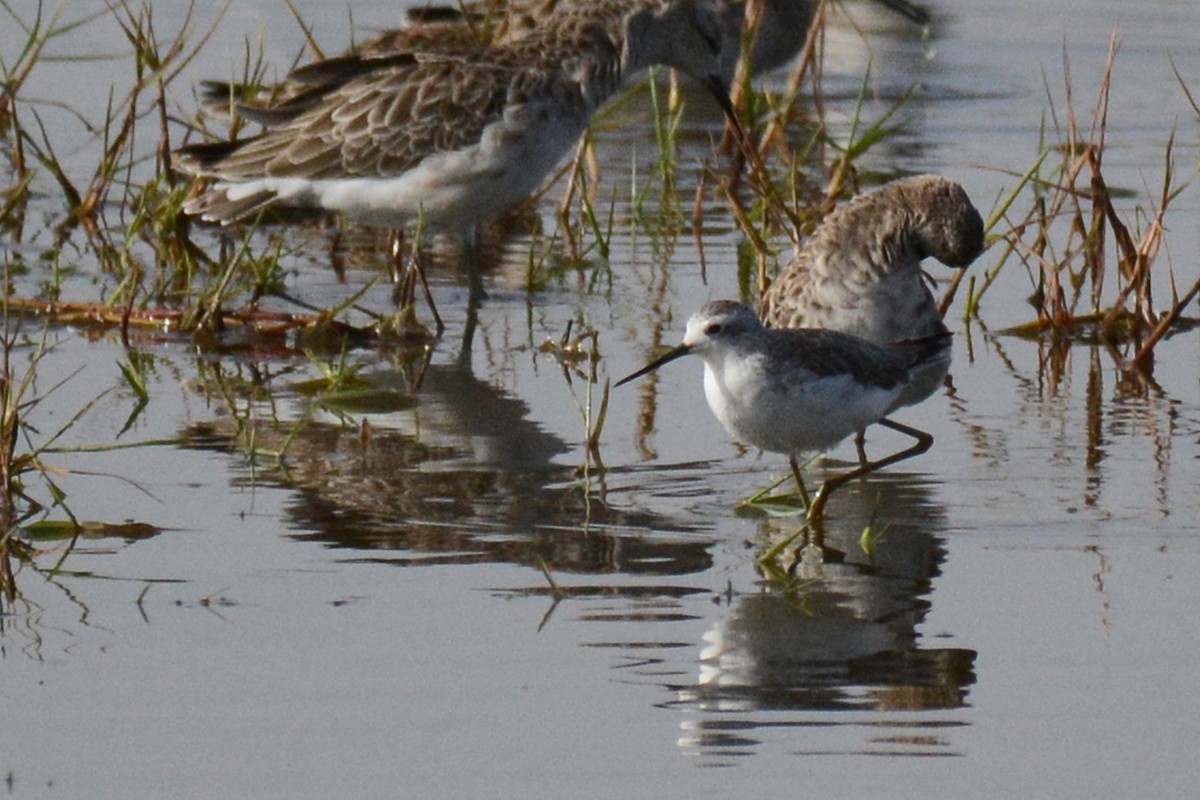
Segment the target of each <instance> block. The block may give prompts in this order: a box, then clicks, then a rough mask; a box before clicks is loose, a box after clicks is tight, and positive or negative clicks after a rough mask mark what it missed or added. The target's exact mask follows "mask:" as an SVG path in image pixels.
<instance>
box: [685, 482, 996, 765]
mask: <svg viewBox="0 0 1200 800" xmlns="http://www.w3.org/2000/svg"><path fill="white" fill-rule="evenodd" d="M839 502H840V504H841V505H842V508H841V509H839V511H838V514H837V525H836V527H832V526H831V527H829V528H828V530H827V531H826V544H825V556H826V557H825V561H824V563H823V564H822V565H821V567H820V570H819V572H818V573H817V574H816V576H815V577H811V578H809V579H807V580H800V581H798V582H797V583H796V584H794V585H789V586H779V585H775V584H768V585H767V587H766V588H765V589H763V590H762V591H760V592H758V593H755V594H744V595H736V594H735V595H731V596H730V602H729V607H728V612H727V613H726V614H725V616H724V617H723V618H722V619H720V620H719V622H718V623H717V624H716V625H715V626H714V627H713V628H712V629H711V630H709V631H708V632H707V633H706V634H705V635H704V643H703V645H702V648H701V651H700V658H699V662H700V663H699V674H698V678H697V681H696V683H695V684H694V685H690V686H685V687H680V688H679V690H678V705H679V706H681V707H683V708H684V709H686V710H689V711H694V712H699V716H698V717H696V716H689V717H688V718H687V719H686V720H685V725H684V727H685V730H686V733H685V735H684V736H683V737H682V738H681V740H680V744H681V746H682V747H684V748H686V749H688V750H694V751H698V752H699V753H702V754H706V755H709V756H712V757H714V758H719V757H724V756H728V755H730V754H738V755H748V754H751V753H753V752H754V750H755V749H756V747H757V744H758V739H757V736H758V734H757V733H756V729H757V728H758V727H759V723H758V722H757V721H756V720H758V719H760V718H758V717H754V716H745V715H748V714H751V713H752V712H759V711H768V710H769V711H787V712H793V713H798V714H800V716H793V717H787V718H784V720H782V721H781V720H779V719H778V718H772V722H771V726H772V727H780V726H785V727H786V726H790V725H794V726H795V727H797V728H803V727H807V726H809V725H812V724H813V719H812V717H811V716H805V714H807V713H808V712H813V713H816V712H837V711H859V712H862V711H867V712H886V711H898V710H904V711H929V710H934V709H939V710H946V709H955V708H959V707H961V706H962V705H963V704H964V702H965V698H966V695H967V688H968V687H969V686H970V685H971V684H972V683H974V680H975V676H974V672H973V664H974V659H975V652H974V651H972V650H968V649H963V648H953V647H928V646H923V643H922V640H921V637H920V635H919V634H918V630H917V629H918V626H919V625H920V624H921V622H922V621H923V620H924V618H925V615H926V613H927V612H928V610H929V607H930V601H929V598H928V595H929V594H930V591H931V582H932V579H933V578H934V577H936V576H937V575H938V573H939V570H940V565H941V563H942V561H943V560H944V559H945V556H946V551H945V549H944V547H943V545H942V542H941V539H940V537H939V535H938V533H937V532H938V531H940V530H941V529H942V528H943V527H944V521H943V519H942V513H941V509H940V507H939V506H937V505H936V504H935V503H933V502H932V501H931V499H930V497H929V487H928V485H926V484H924V483H922V482H920V480H918V479H916V478H914V477H912V476H905V475H892V476H887V477H886V478H885V479H883V480H879V481H872V482H871V483H870V484H869V485H865V484H863V485H858V486H855V487H854V488H853V490H852V491H850V492H848V493H847V495H845V496H844V497H842V498H839ZM867 525H871V526H872V530H873V532H874V533H873V536H872V540H871V543H870V544H869V545H867V544H865V540H864V539H863V538H862V532H863V530H864V527H866V526H867ZM781 527H782V524H781V521H780V520H778V519H769V520H767V521H765V522H764V523H763V528H765V529H767V533H768V535H769V536H770V537H772V538H773V537H776V536H779V535H783V534H781V533H780V531H779V530H778V529H779V528H781ZM789 720H790V721H789ZM821 720H822V724H823V725H835V726H836V725H837V724H838V722H837V720H836V719H832V720H831V718H830V717H828V716H824V715H822V717H821ZM852 722H853V724H861V723H862V718H861V717H860V716H856V717H854V718H853V719H851V718H846V720H845V724H847V725H849V724H851V723H852ZM929 722H930V727H933V728H936V727H938V726H939V724H941V723H939V722H938V721H935V720H931V721H929ZM880 725H882V726H883V727H885V728H886V727H889V723H887V722H886V721H884V722H881V723H880ZM931 735H932V734H931V732H930V731H929V730H924V733H923V734H922V736H921V737H920V739H921V741H922V742H924V744H920V745H919V746H920V747H925V746H927V745H928V743H929V741H934V740H936V736H933V739H930V736H931ZM889 740H891V741H892V744H890V745H888V747H889V748H892V749H894V748H895V747H898V746H902V745H906V744H913V743H914V742H912V741H910V740H909V738H908V737H907V736H906V735H905V734H903V733H901V734H900V735H898V736H895V737H892V736H889ZM804 746H806V745H802V747H804ZM866 746H867V745H864V747H866ZM874 746H877V744H876V745H874ZM900 752H911V751H910V750H900Z"/></svg>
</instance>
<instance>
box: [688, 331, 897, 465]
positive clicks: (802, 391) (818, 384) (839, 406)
mask: <svg viewBox="0 0 1200 800" xmlns="http://www.w3.org/2000/svg"><path fill="white" fill-rule="evenodd" d="M801 378H804V379H801ZM900 391H901V387H900V386H896V387H894V388H892V389H882V388H878V387H871V386H866V385H864V384H862V383H860V382H859V381H857V380H856V379H855V378H854V377H853V376H851V375H845V374H842V375H831V376H817V375H813V374H811V373H802V371H801V370H800V369H797V371H796V374H795V375H793V376H791V379H790V380H787V381H785V382H779V381H772V380H768V379H767V376H766V374H765V371H764V367H763V358H762V356H747V355H745V354H741V355H739V354H738V353H736V352H735V351H734V350H733V349H732V348H720V349H717V350H715V351H713V352H709V353H706V354H705V359H704V396H705V398H706V399H707V400H708V406H709V408H711V409H712V412H713V414H714V415H716V417H717V419H718V420H720V421H721V424H722V425H724V426H725V429H726V430H727V431H729V432H730V433H731V434H733V435H734V436H735V437H737V438H738V439H739V440H741V441H742V442H745V443H746V444H750V445H754V446H755V447H759V448H761V449H763V450H769V451H771V452H775V453H789V454H791V453H801V452H816V451H822V450H827V449H829V448H830V447H832V446H833V445H835V444H837V443H838V442H840V441H841V440H842V439H845V438H846V437H847V436H849V435H851V434H853V433H855V432H857V431H858V430H861V429H862V428H865V427H867V426H868V425H871V424H874V423H875V422H878V421H879V419H880V418H881V417H883V416H884V415H885V414H886V413H887V411H888V410H889V409H890V408H891V405H892V403H893V402H894V401H895V400H896V398H897V396H898V394H899V393H900Z"/></svg>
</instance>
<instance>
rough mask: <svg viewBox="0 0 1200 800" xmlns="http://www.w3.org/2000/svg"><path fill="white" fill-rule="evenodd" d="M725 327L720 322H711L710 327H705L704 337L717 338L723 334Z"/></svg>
mask: <svg viewBox="0 0 1200 800" xmlns="http://www.w3.org/2000/svg"><path fill="white" fill-rule="evenodd" d="M724 327H725V326H723V325H722V324H721V323H719V322H710V323H709V324H708V325H706V326H705V328H704V335H705V336H716V335H717V334H718V333H720V332H721V330H722V329H723V328H724Z"/></svg>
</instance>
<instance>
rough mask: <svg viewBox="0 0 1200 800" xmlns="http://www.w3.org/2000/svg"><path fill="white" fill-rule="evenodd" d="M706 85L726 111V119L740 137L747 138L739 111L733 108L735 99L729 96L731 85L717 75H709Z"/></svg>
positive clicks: (722, 109)
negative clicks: (739, 118)
mask: <svg viewBox="0 0 1200 800" xmlns="http://www.w3.org/2000/svg"><path fill="white" fill-rule="evenodd" d="M704 85H705V86H706V87H708V90H709V91H710V92H712V96H713V97H714V98H716V101H717V105H718V106H720V107H721V111H723V112H725V119H727V120H729V124H730V125H732V126H733V127H734V128H735V129H736V130H737V133H738V134H739V138H740V139H744V138H746V134H745V132H744V131H743V129H742V123H741V121H740V120H738V116H737V111H735V110H734V108H733V99H732V98H730V96H729V87H728V86H726V85H725V83H724V82H723V81H722V80H721V79H720V78H719V77H717V76H716V75H713V76H711V77H709V79H708V80H707V81H705V82H704Z"/></svg>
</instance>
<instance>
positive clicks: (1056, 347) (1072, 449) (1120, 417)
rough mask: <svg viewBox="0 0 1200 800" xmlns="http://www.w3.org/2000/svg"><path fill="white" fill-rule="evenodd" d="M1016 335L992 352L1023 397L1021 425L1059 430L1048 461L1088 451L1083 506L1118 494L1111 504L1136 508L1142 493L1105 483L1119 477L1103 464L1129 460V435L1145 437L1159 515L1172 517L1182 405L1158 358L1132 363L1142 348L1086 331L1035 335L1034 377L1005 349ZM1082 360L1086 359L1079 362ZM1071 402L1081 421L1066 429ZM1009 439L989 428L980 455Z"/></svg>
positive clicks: (993, 344) (996, 342)
mask: <svg viewBox="0 0 1200 800" xmlns="http://www.w3.org/2000/svg"><path fill="white" fill-rule="evenodd" d="M1013 338H1014V337H1008V336H1004V335H1003V333H1002V334H999V335H996V334H989V335H988V336H987V343H988V347H989V349H990V350H991V351H992V352H994V353H995V354H996V355H997V356H998V357H999V359H1000V361H1001V362H1002V364H1003V366H1004V370H1005V371H1006V372H1007V373H1008V375H1009V376H1010V377H1011V378H1012V379H1013V381H1014V383H1015V385H1016V387H1017V389H1018V391H1019V393H1020V398H1021V407H1020V412H1019V413H1017V414H1015V415H1013V416H1012V419H1014V420H1016V421H1018V422H1019V423H1020V424H1021V425H1032V426H1038V427H1039V428H1041V427H1043V426H1046V425H1052V426H1053V427H1052V430H1053V431H1054V432H1053V434H1052V435H1051V436H1050V437H1049V438H1048V439H1047V442H1048V443H1049V444H1052V445H1053V447H1052V448H1050V450H1049V452H1048V453H1047V454H1046V455H1045V456H1044V457H1045V459H1046V460H1047V462H1048V463H1057V464H1066V463H1071V462H1072V461H1073V460H1074V454H1075V453H1076V452H1080V451H1082V453H1081V457H1080V461H1081V463H1082V464H1083V466H1084V472H1083V487H1084V488H1083V495H1082V497H1081V498H1080V502H1082V504H1083V505H1084V506H1085V507H1088V508H1097V507H1101V506H1102V505H1103V504H1104V503H1103V501H1104V499H1105V498H1104V495H1105V493H1106V491H1107V492H1110V493H1112V492H1116V496H1115V497H1113V498H1110V500H1109V502H1110V503H1112V504H1113V505H1120V506H1124V507H1126V508H1128V507H1130V506H1131V503H1130V500H1131V498H1132V497H1134V496H1136V494H1137V493H1136V492H1131V491H1130V485H1129V480H1128V477H1127V476H1123V477H1122V480H1121V481H1120V482H1118V484H1116V485H1106V479H1107V478H1109V477H1111V475H1112V474H1115V473H1113V472H1112V471H1111V470H1109V469H1105V467H1106V466H1107V462H1108V461H1109V459H1110V458H1111V457H1112V455H1113V453H1114V451H1116V452H1118V453H1119V456H1118V457H1119V458H1128V457H1129V455H1128V451H1127V450H1126V448H1125V447H1120V448H1118V447H1117V445H1118V444H1122V445H1126V444H1127V443H1128V440H1129V438H1130V436H1131V435H1140V437H1142V438H1143V439H1144V443H1145V444H1148V446H1149V451H1148V452H1147V453H1146V454H1145V457H1146V459H1147V460H1149V461H1153V463H1154V469H1153V471H1152V473H1151V472H1146V473H1145V474H1147V475H1148V476H1150V475H1152V487H1151V488H1152V491H1153V496H1154V497H1155V506H1156V510H1157V511H1158V512H1159V513H1160V514H1164V515H1166V514H1170V513H1171V511H1172V509H1171V505H1170V502H1169V493H1168V487H1169V486H1170V480H1169V478H1170V464H1171V455H1172V446H1173V443H1174V442H1175V441H1176V439H1178V437H1179V434H1180V432H1181V423H1182V420H1181V418H1180V415H1179V408H1180V403H1179V401H1178V400H1177V399H1175V398H1173V397H1172V396H1171V395H1170V394H1169V393H1168V392H1167V391H1166V390H1164V389H1163V388H1162V387H1161V386H1160V385H1159V384H1158V382H1157V381H1156V379H1155V377H1154V362H1153V360H1150V361H1147V362H1145V363H1144V364H1143V365H1141V366H1135V365H1134V364H1133V362H1132V357H1133V354H1134V353H1136V351H1137V343H1126V344H1124V345H1119V346H1118V345H1115V344H1111V343H1110V344H1101V343H1099V342H1098V341H1097V340H1096V339H1095V337H1093V336H1090V335H1088V336H1084V335H1082V334H1081V335H1079V336H1078V337H1077V338H1076V339H1075V340H1073V339H1071V338H1069V337H1066V336H1055V335H1050V334H1047V335H1045V336H1039V337H1038V338H1037V368H1036V373H1034V374H1029V373H1030V372H1031V370H1030V369H1029V368H1025V369H1023V368H1022V367H1020V366H1018V365H1017V364H1016V363H1015V362H1014V359H1013V358H1011V357H1010V356H1009V353H1008V352H1007V343H1008V342H1010V341H1013ZM1083 357H1086V362H1081V361H1080V359H1081V358H1083ZM1079 363H1086V375H1085V376H1084V377H1083V378H1081V377H1080V370H1078V369H1076V365H1077V364H1079ZM1073 405H1079V410H1080V412H1081V413H1082V422H1080V423H1079V424H1078V425H1076V424H1075V423H1074V422H1073V421H1072V422H1071V423H1070V424H1062V423H1061V422H1060V420H1073V419H1074V418H1073V417H1072V416H1071V415H1070V413H1069V412H1070V411H1071V410H1072V406H1073ZM960 411H961V408H960ZM956 416H962V415H961V414H956ZM970 426H971V428H972V430H973V431H975V432H978V433H983V430H984V429H983V428H982V427H981V425H980V424H979V423H977V422H974V421H973V422H972V423H971V424H970ZM1005 426H1006V427H1008V426H1011V421H1010V420H1008V419H1006V420H1005ZM993 427H995V426H993ZM1009 435H1011V431H1007V432H1006V431H1002V430H996V429H993V430H991V431H990V432H988V433H987V434H986V436H985V438H987V439H989V440H990V444H988V445H985V446H981V447H980V452H981V453H986V452H993V453H995V452H1001V451H1002V450H1003V451H1007V447H1005V446H1003V445H1000V444H998V442H999V441H1000V439H1001V438H1003V437H1007V436H1009ZM981 440H982V439H981ZM1139 446H1140V444H1139Z"/></svg>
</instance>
